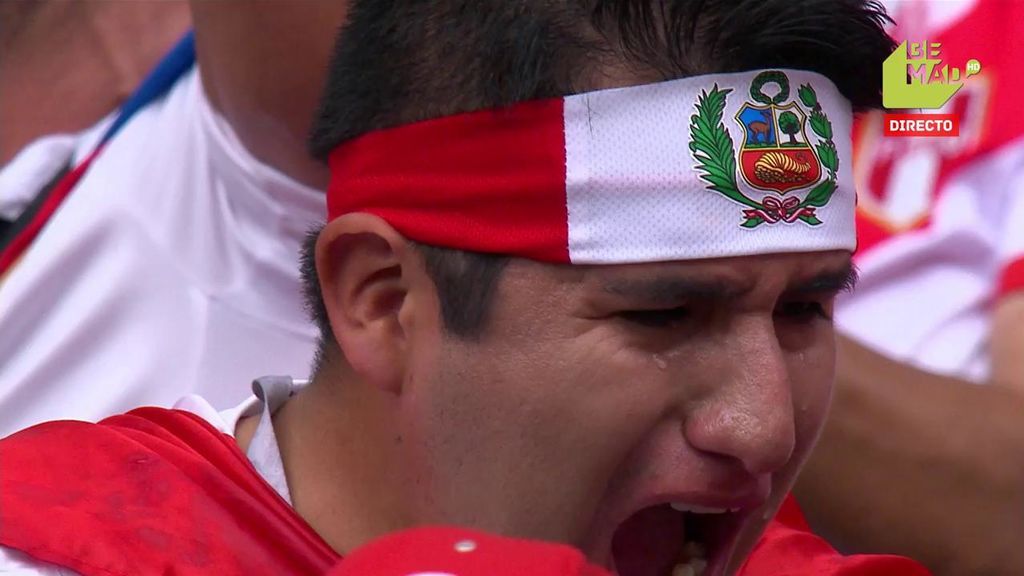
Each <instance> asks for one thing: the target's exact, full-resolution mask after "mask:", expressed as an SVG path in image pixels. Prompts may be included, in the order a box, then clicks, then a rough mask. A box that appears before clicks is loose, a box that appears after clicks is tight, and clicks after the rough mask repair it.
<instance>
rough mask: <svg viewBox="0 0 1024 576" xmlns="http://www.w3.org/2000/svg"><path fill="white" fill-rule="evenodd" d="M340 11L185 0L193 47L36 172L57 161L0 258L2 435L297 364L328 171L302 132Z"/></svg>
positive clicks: (238, 387) (304, 365)
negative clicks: (137, 97)
mask: <svg viewBox="0 0 1024 576" xmlns="http://www.w3.org/2000/svg"><path fill="white" fill-rule="evenodd" d="M9 4H20V3H17V2H16V3H8V2H5V3H4V5H5V6H7V5H9ZM55 4H60V6H63V7H68V8H67V9H68V10H78V9H84V8H77V6H78V4H75V3H72V4H68V3H63V2H62V3H55ZM97 4H102V5H110V6H114V5H115V4H116V5H118V6H119V5H121V4H123V3H109V2H102V3H97ZM128 4H131V5H132V7H133V8H132V9H131V10H133V11H139V12H142V11H144V9H145V7H147V6H151V4H149V3H146V4H143V3H128ZM346 6H347V3H346V2H344V1H338V0H311V1H304V2H290V1H277V0H268V1H264V2H257V3H251V4H250V3H245V4H244V5H243V4H239V3H237V2H228V1H197V2H194V3H192V5H191V18H192V21H193V23H194V28H195V37H194V52H193V45H192V43H191V38H186V39H185V40H184V41H182V42H181V43H180V44H179V46H178V48H177V49H176V50H175V51H174V52H173V53H172V56H173V57H172V58H170V60H168V61H167V63H168V65H165V66H162V67H161V68H159V69H158V71H157V72H158V73H155V80H154V82H151V83H149V84H148V85H147V86H145V87H144V89H143V90H142V91H141V92H142V96H144V97H146V98H148V100H144V101H143V104H144V105H142V106H139V107H137V109H133V110H134V113H133V114H131V115H129V116H128V117H127V121H126V122H123V121H121V120H117V121H115V118H114V117H110V118H107V119H106V120H104V121H103V122H100V123H99V124H98V125H96V126H94V127H92V128H90V129H87V130H85V132H84V133H82V134H81V135H79V136H78V137H76V138H75V141H74V142H73V146H72V149H73V153H70V152H69V154H67V155H66V156H67V158H65V160H68V159H70V162H69V163H66V165H65V166H61V164H65V163H64V162H56V163H51V164H50V166H49V168H50V170H51V171H50V173H47V174H43V175H40V176H41V177H39V178H36V182H37V183H40V182H42V183H45V182H46V181H47V180H50V179H52V178H54V176H57V173H58V172H60V170H61V168H62V167H65V168H67V169H68V170H69V173H68V174H67V175H66V176H65V177H64V178H63V179H59V180H60V183H59V184H60V185H58V186H56V187H54V188H53V189H52V191H51V192H50V193H49V194H47V195H44V196H40V197H39V198H40V201H41V202H40V203H38V204H37V205H35V206H34V207H33V208H34V210H33V212H32V213H31V214H28V217H26V218H22V219H21V222H20V223H16V224H15V226H16V228H17V229H16V230H14V232H16V234H14V238H13V239H10V238H9V240H10V242H8V243H7V244H6V245H5V246H3V250H2V251H0V435H3V434H6V433H10V432H12V431H14V430H17V429H19V428H23V427H25V426H28V425H30V424H33V423H36V422H40V421H43V420H49V419H56V418H78V419H85V420H95V419H98V418H101V417H103V416H106V415H109V414H112V413H115V412H118V411H122V410H126V409H129V408H131V407H133V406H136V405H140V404H152V405H160V406H170V405H171V404H173V403H174V402H175V401H176V400H177V399H178V398H180V397H181V396H182V395H183V394H188V393H190V392H198V393H201V394H203V395H204V396H205V397H207V398H209V399H210V400H211V401H212V402H213V403H214V404H215V405H217V406H221V407H227V406H230V405H232V404H235V403H237V402H239V401H240V400H241V399H242V398H244V397H245V396H246V395H247V394H248V393H249V384H248V383H249V382H250V381H251V380H252V379H253V378H254V377H255V376H258V375H260V374H266V373H302V372H304V371H306V370H308V369H309V365H310V362H311V359H312V355H313V351H314V343H315V331H314V330H313V329H312V327H311V326H310V325H309V323H308V322H307V321H306V318H305V314H304V311H303V309H302V299H301V288H300V284H299V275H298V270H297V267H296V264H295V263H296V259H297V254H298V251H299V245H300V241H301V238H302V237H303V236H304V234H305V231H306V230H307V229H308V227H309V226H311V225H314V224H316V223H319V222H322V221H323V192H322V186H323V185H324V183H325V182H326V169H325V168H324V167H323V166H322V165H321V164H319V163H317V162H315V161H313V160H312V159H311V158H310V157H309V154H308V153H307V150H306V147H305V138H306V134H307V132H308V130H309V124H310V121H311V118H312V114H313V110H314V108H315V106H316V102H317V99H318V96H319V93H320V90H321V87H322V84H323V74H324V70H325V69H326V66H327V58H328V55H329V52H330V48H331V45H332V41H333V39H334V36H335V33H336V30H337V27H338V26H339V25H340V24H341V23H342V22H343V19H344V16H345V11H346ZM6 9H8V10H9V9H11V7H9V6H7V8H6ZM54 9H56V8H54ZM95 9H97V10H100V8H95ZM40 10H41V12H40V13H41V14H42V13H48V12H47V11H46V9H40ZM154 10H163V8H160V9H157V8H154ZM133 13H135V12H133ZM31 30H32V29H31V27H29V28H28V29H27V30H26V32H25V36H24V39H25V40H24V41H28V39H29V38H30V35H29V34H30V32H31ZM12 41H13V42H15V43H17V42H18V41H20V40H19V37H15V38H14V39H13V40H12ZM37 49H38V50H40V51H41V50H42V49H41V48H39V47H38V46H37ZM48 53H52V50H51V51H50V52H48ZM118 53H119V52H118ZM193 54H194V58H195V60H196V62H197V64H196V65H195V66H192V65H191V62H192V58H193ZM40 57H42V56H40ZM15 64H17V62H15V63H11V64H9V65H11V66H13V65H15ZM4 80H5V81H6V80H7V78H6V77H5V79H4ZM55 82H58V83H60V82H62V80H60V79H57V80H55ZM104 105H109V103H107V102H105V103H104ZM26 106H27V104H24V102H22V104H21V105H20V106H18V107H17V108H15V109H14V110H13V112H12V111H8V112H7V113H9V114H17V113H18V110H20V109H24V108H26ZM22 113H24V112H22ZM115 116H116V115H115ZM112 124H113V125H114V126H115V127H116V128H119V129H118V130H117V131H116V132H114V133H113V136H112V137H109V138H105V137H104V133H106V132H108V131H110V130H112V128H111V125H112ZM6 126H7V125H6V124H5V130H6ZM98 142H102V145H99V144H97V143H98ZM25 161H26V162H30V161H31V158H29V159H25ZM22 168H23V166H22V165H21V164H20V163H19V162H18V159H16V160H15V161H14V162H12V163H10V164H9V165H8V166H6V167H5V168H4V174H0V180H2V179H3V178H4V177H5V176H6V175H8V174H11V173H14V172H18V171H20V170H22ZM69 183H70V184H71V185H66V184H69ZM37 192H38V191H36V190H32V191H31V193H30V194H29V197H31V196H34V195H36V193H37Z"/></svg>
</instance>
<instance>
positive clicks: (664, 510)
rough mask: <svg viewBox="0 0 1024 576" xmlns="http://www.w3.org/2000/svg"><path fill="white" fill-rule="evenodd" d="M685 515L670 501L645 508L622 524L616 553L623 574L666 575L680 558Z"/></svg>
mask: <svg viewBox="0 0 1024 576" xmlns="http://www.w3.org/2000/svg"><path fill="white" fill-rule="evenodd" d="M685 532H686V531H685V528H684V527H683V517H682V515H681V514H680V513H679V512H676V511H675V510H673V509H672V508H670V507H669V506H668V505H667V504H666V505H662V506H655V507H653V508H645V509H644V510H641V511H639V512H637V513H636V514H633V515H632V516H630V517H629V518H628V519H627V520H626V521H625V522H623V523H622V525H621V526H619V528H618V530H616V532H615V537H614V538H613V539H612V555H613V556H614V558H615V570H616V572H618V574H619V576H664V575H665V574H669V573H671V571H672V568H673V567H674V566H675V565H676V562H677V561H678V559H679V551H680V550H682V548H683V539H684V537H685V536H686V533H685Z"/></svg>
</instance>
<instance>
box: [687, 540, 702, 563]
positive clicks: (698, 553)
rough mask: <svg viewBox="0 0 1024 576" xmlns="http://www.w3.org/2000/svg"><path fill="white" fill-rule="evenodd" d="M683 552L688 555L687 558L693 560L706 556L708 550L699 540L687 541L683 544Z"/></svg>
mask: <svg viewBox="0 0 1024 576" xmlns="http://www.w3.org/2000/svg"><path fill="white" fill-rule="evenodd" d="M683 554H685V555H686V558H688V559H691V560H692V559H694V558H704V557H706V556H707V550H706V549H705V548H704V545H703V544H700V543H698V542H687V543H686V544H683Z"/></svg>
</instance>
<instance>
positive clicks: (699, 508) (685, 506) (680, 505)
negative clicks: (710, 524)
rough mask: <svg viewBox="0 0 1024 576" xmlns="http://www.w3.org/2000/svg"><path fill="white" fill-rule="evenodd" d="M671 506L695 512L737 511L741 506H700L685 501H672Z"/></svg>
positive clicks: (683, 510)
mask: <svg viewBox="0 0 1024 576" xmlns="http://www.w3.org/2000/svg"><path fill="white" fill-rule="evenodd" d="M669 506H671V507H672V509H673V510H676V511H678V512H692V513H694V514H725V513H726V512H736V511H737V510H739V508H711V507H709V506H698V505H696V504H687V503H685V502H671V503H669Z"/></svg>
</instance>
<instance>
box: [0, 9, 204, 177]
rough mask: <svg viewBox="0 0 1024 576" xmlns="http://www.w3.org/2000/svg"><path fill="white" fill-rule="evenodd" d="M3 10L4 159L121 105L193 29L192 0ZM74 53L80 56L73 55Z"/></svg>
mask: <svg viewBox="0 0 1024 576" xmlns="http://www.w3.org/2000/svg"><path fill="white" fill-rule="evenodd" d="M11 4H12V6H10V7H6V8H5V9H4V10H0V19H3V18H5V17H6V18H8V19H13V20H14V21H13V22H11V21H7V22H4V23H3V26H4V28H3V30H2V34H0V78H3V82H4V89H3V90H0V126H3V130H0V165H3V164H5V163H6V162H7V161H8V160H10V159H11V158H12V157H13V156H14V154H16V153H17V152H18V150H20V149H21V148H23V147H24V146H25V145H27V144H29V143H30V142H32V141H33V140H35V139H36V138H39V137H42V136H45V135H47V134H55V133H66V132H77V131H79V130H83V129H85V128H87V127H89V126H91V125H92V124H95V123H96V122H97V121H99V120H100V119H101V118H102V117H103V116H105V115H106V114H107V113H109V112H111V111H112V110H114V109H115V108H116V107H117V106H118V105H119V104H120V103H121V102H122V101H123V100H124V99H125V98H126V97H127V96H128V95H129V94H131V92H132V90H134V89H135V88H136V87H137V86H138V84H139V83H140V82H141V81H142V78H143V77H144V76H145V75H146V74H147V73H148V72H149V70H150V69H151V68H152V67H153V66H154V65H155V64H156V63H157V62H158V61H159V59H160V58H161V57H162V56H163V54H164V53H165V52H166V51H167V50H168V49H169V48H170V47H171V46H172V45H173V44H174V42H175V41H176V40H178V38H180V37H181V35H182V34H183V33H184V32H185V30H187V29H188V26H189V13H188V4H186V3H185V2H182V1H178V0H175V1H170V2H155V3H150V2H39V3H37V4H35V5H34V6H33V8H32V9H31V10H15V8H17V7H16V6H13V4H21V3H11ZM71 55H73V57H72V56H71Z"/></svg>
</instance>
